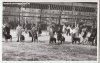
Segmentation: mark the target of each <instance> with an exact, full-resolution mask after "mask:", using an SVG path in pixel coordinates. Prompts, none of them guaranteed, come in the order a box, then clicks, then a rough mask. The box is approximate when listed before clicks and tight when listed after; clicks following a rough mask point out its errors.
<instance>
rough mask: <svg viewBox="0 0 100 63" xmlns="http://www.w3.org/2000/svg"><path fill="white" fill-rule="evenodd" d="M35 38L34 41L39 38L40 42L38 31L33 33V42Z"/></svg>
mask: <svg viewBox="0 0 100 63" xmlns="http://www.w3.org/2000/svg"><path fill="white" fill-rule="evenodd" d="M33 39H34V42H35V41H36V40H37V42H38V35H37V33H33V36H32V42H33Z"/></svg>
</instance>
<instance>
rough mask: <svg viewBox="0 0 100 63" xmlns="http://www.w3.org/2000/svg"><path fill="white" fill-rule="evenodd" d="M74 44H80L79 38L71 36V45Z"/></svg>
mask: <svg viewBox="0 0 100 63" xmlns="http://www.w3.org/2000/svg"><path fill="white" fill-rule="evenodd" d="M76 42H79V43H80V38H79V37H75V34H73V35H72V44H73V43H75V44H76Z"/></svg>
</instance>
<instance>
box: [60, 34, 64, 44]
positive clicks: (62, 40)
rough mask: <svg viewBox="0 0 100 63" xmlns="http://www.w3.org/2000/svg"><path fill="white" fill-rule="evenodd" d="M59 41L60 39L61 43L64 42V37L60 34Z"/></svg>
mask: <svg viewBox="0 0 100 63" xmlns="http://www.w3.org/2000/svg"><path fill="white" fill-rule="evenodd" d="M60 41H61V44H62V43H64V42H65V37H64V36H61V38H60Z"/></svg>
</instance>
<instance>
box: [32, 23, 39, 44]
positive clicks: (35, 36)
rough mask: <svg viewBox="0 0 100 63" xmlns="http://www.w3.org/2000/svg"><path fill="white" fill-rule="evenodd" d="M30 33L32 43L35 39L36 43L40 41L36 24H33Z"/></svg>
mask: <svg viewBox="0 0 100 63" xmlns="http://www.w3.org/2000/svg"><path fill="white" fill-rule="evenodd" d="M30 33H31V37H32V42H33V39H34V41H36V40H37V41H38V36H37V27H36V25H35V24H33V26H32V29H31V31H30Z"/></svg>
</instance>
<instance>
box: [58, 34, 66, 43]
mask: <svg viewBox="0 0 100 63" xmlns="http://www.w3.org/2000/svg"><path fill="white" fill-rule="evenodd" d="M57 40H58V41H61V43H64V42H65V37H64V36H62V34H61V33H58V34H57Z"/></svg>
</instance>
